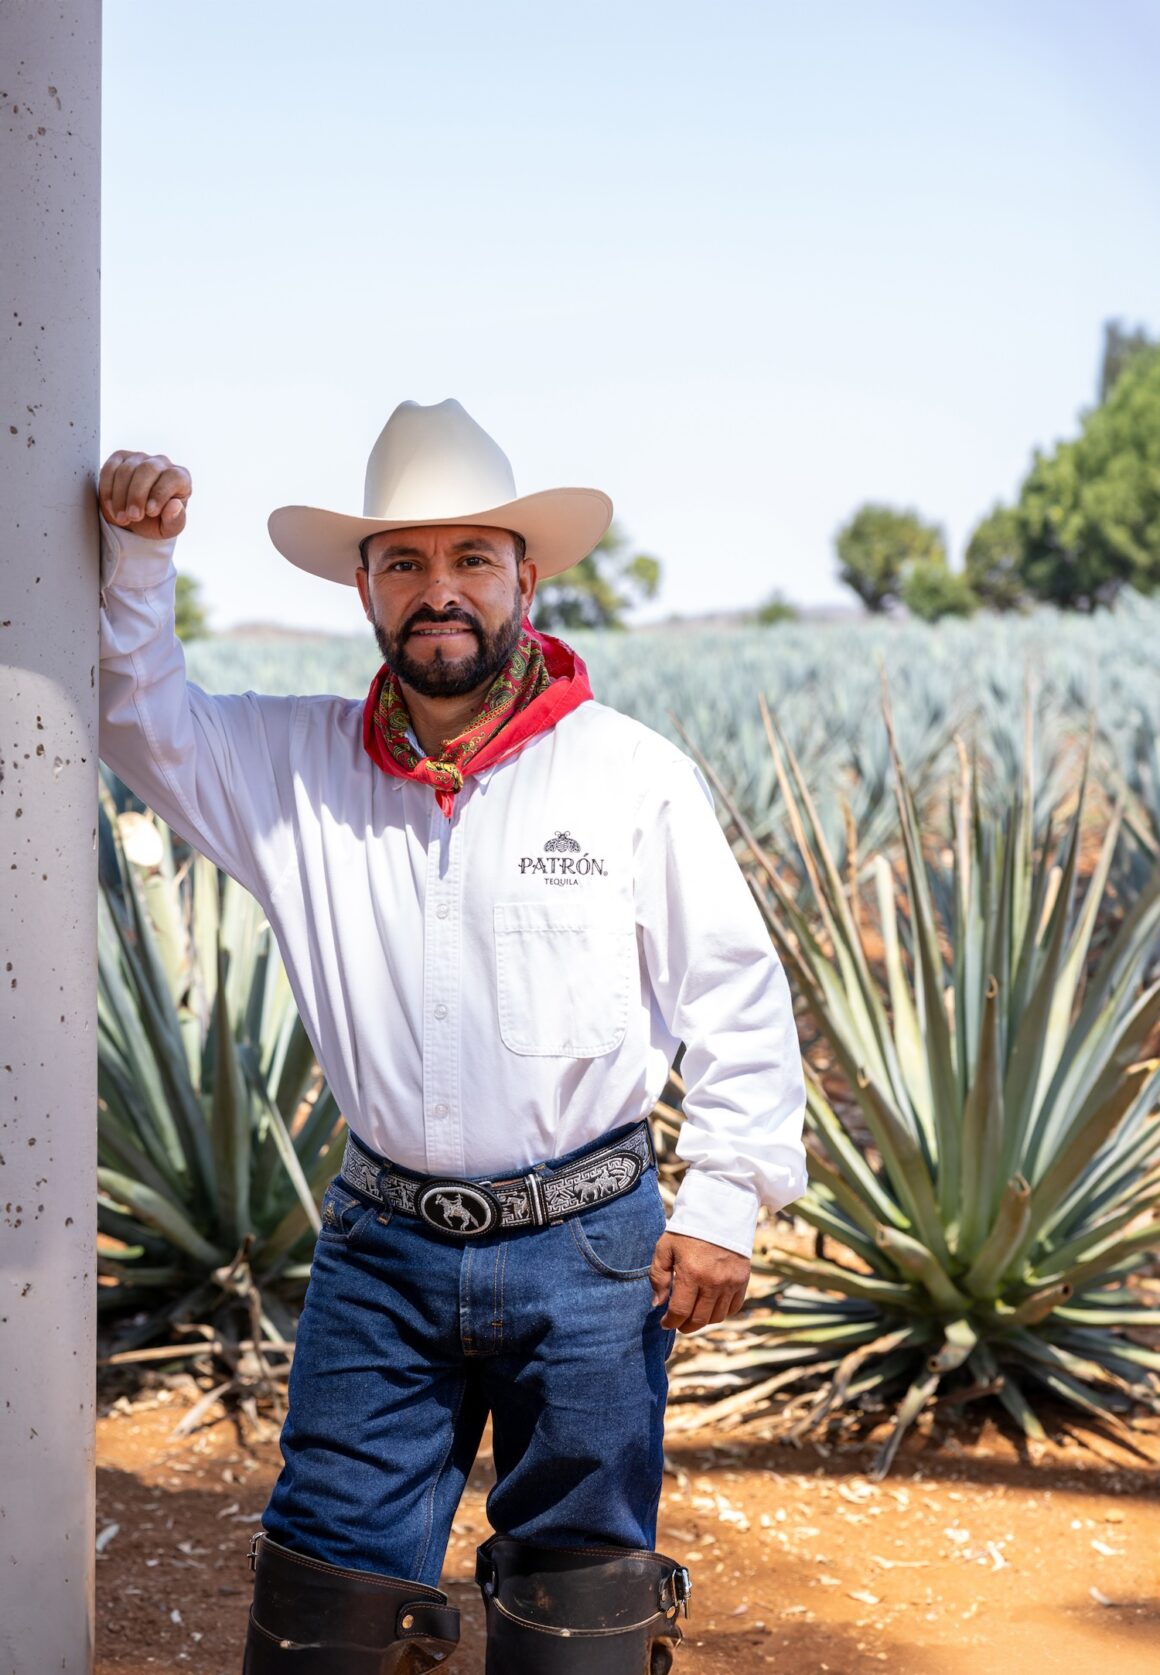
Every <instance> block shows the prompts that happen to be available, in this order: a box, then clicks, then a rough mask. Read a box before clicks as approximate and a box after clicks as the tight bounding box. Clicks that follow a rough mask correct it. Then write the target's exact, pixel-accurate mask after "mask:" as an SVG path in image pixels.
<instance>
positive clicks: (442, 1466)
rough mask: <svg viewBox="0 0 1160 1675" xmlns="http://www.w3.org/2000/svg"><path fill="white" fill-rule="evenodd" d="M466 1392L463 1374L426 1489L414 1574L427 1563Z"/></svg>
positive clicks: (420, 1571)
mask: <svg viewBox="0 0 1160 1675" xmlns="http://www.w3.org/2000/svg"><path fill="white" fill-rule="evenodd" d="M466 1394H467V1378H466V1376H465V1377H464V1378H463V1379H462V1380H461V1381H460V1385H459V1394H458V1396H457V1397H456V1400H455V1411H454V1413H453V1414H452V1415H451V1430H450V1434H449V1436H448V1439H447V1447H446V1449H445V1450H444V1453H443V1458H442V1460H440V1462H439V1470H438V1471H437V1472H436V1473H435V1476H434V1477H433V1478H432V1480H431V1488H430V1490H429V1491H428V1494H427V1507H426V1515H425V1520H424V1523H425V1529H424V1533H423V1548H422V1551H421V1552H420V1554H419V1556H418V1559H417V1561H416V1564H415V1574H416V1575H417V1576H418V1575H420V1574H421V1573H422V1570H423V1566H424V1565H425V1564H426V1563H427V1550H428V1548H429V1547H430V1546H431V1531H432V1529H433V1528H434V1524H435V1496H436V1494H437V1493H438V1489H439V1485H440V1483H442V1481H443V1478H444V1475H445V1474H446V1471H447V1462H448V1460H449V1459H450V1458H451V1455H452V1452H453V1451H454V1448H455V1433H456V1429H457V1427H458V1425H459V1415H460V1414H461V1413H462V1411H463V1399H464V1397H465V1396H466Z"/></svg>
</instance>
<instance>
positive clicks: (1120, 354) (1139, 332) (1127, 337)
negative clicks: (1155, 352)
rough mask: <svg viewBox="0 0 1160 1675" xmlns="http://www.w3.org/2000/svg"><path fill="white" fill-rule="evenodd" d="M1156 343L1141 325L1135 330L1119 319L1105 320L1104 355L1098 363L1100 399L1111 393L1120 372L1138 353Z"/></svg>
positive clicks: (1102, 399) (1103, 400)
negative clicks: (1130, 329) (1129, 328)
mask: <svg viewBox="0 0 1160 1675" xmlns="http://www.w3.org/2000/svg"><path fill="white" fill-rule="evenodd" d="M1155 347H1156V344H1155V342H1154V340H1153V339H1152V338H1150V337H1149V336H1148V333H1147V332H1146V331H1145V330H1144V327H1143V326H1137V327H1136V329H1135V331H1128V329H1127V328H1126V327H1125V326H1124V325H1123V324H1122V322H1121V321H1119V320H1107V321H1105V323H1104V357H1103V360H1102V361H1101V363H1100V401H1101V402H1105V401H1106V400H1107V399H1108V397H1109V396H1110V395H1111V393H1112V391H1113V389H1114V388H1115V386H1116V383H1117V381H1118V379H1119V377H1120V374H1121V373H1122V372H1125V371H1126V370H1127V369H1128V367H1129V366H1131V364H1132V362H1133V361H1134V360H1135V359H1136V357H1137V356H1138V355H1141V354H1143V353H1145V352H1146V351H1147V350H1149V349H1154V348H1155Z"/></svg>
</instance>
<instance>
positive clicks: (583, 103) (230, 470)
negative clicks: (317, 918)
mask: <svg viewBox="0 0 1160 1675" xmlns="http://www.w3.org/2000/svg"><path fill="white" fill-rule="evenodd" d="M1158 62H1160V7H1158V6H1157V5H1155V4H1154V3H1152V0H1106V3H1104V4H1102V5H1099V6H1096V5H1095V4H1091V3H1074V0H1051V3H1047V0H1004V3H1002V4H995V3H991V0H972V3H970V4H964V3H961V0H958V3H955V0H952V3H943V4H939V5H935V4H933V3H924V4H916V3H913V0H861V3H854V0H824V3H820V4H815V5H808V6H807V5H804V4H800V3H793V0H744V3H735V0H716V3H715V4H709V3H708V0H701V3H699V4H692V3H689V0H664V3H660V0H615V3H610V0H585V3H584V4H583V5H582V6H574V5H567V6H565V5H557V4H553V3H551V0H527V3H524V0H489V3H488V4H487V5H481V4H479V3H478V0H474V3H467V0H423V4H421V5H416V4H415V3H414V0H410V3H408V4H399V3H396V0H377V3H375V4H370V3H366V0H327V3H326V4H323V5H319V4H316V3H315V4H309V5H308V4H304V3H300V0H248V3H245V4H241V3H239V0H199V3H198V4H196V5H191V4H188V3H184V4H178V3H177V0H106V4H105V83H104V101H105V151H104V167H105V198H104V323H103V330H104V368H105V370H104V415H103V438H102V440H103V446H104V448H105V449H106V450H108V449H111V448H113V447H123V446H133V447H137V446H140V447H146V448H149V449H158V450H161V451H164V452H166V453H169V454H170V455H171V456H172V457H173V458H175V459H179V460H182V461H184V462H185V463H188V464H189V465H190V466H191V468H192V470H193V472H194V479H195V500H194V506H193V516H192V519H191V526H190V530H189V532H188V533H187V534H186V535H185V536H184V537H183V539H182V543H181V562H182V563H183V564H184V566H185V567H186V568H187V569H189V570H190V571H191V572H192V573H193V574H195V575H196V576H198V577H199V578H200V580H201V581H202V584H203V588H204V592H205V595H206V598H207V601H208V603H209V605H210V607H211V611H212V614H213V618H214V621H215V623H216V624H217V625H219V626H227V625H229V624H231V623H236V622H238V621H242V620H248V619H254V618H263V619H266V620H277V621H281V622H285V623H292V624H302V625H309V626H314V627H328V628H335V629H342V628H348V629H352V630H357V629H359V628H360V627H361V626H362V617H361V615H360V613H359V609H358V604H357V598H356V596H355V594H354V592H353V590H351V591H349V592H348V591H347V590H346V589H340V588H336V587H334V586H332V585H328V584H326V583H324V582H320V581H316V580H314V579H313V578H310V577H307V576H304V575H302V574H301V573H300V572H298V571H295V570H293V569H292V568H291V567H290V566H289V565H288V564H286V563H285V561H284V560H282V559H281V558H279V556H278V555H277V554H276V553H275V551H274V549H273V547H272V546H271V545H270V544H269V540H268V538H267V535H266V531H265V519H266V516H267V514H268V513H269V511H270V510H271V509H272V508H273V507H274V506H277V505H280V504H283V503H285V502H305V503H309V504H314V505H321V506H329V507H332V508H334V509H336V510H341V511H354V512H358V511H361V509H362V478H363V472H364V469H365V464H366V456H367V454H368V452H369V450H370V447H371V444H372V443H373V441H374V439H375V436H376V435H377V433H378V430H379V428H380V427H381V425H382V423H383V422H384V420H385V419H386V417H387V414H388V413H389V412H390V410H391V409H392V408H393V407H394V405H395V404H396V403H397V402H398V401H400V400H402V399H405V398H412V399H415V400H419V401H424V402H431V401H438V400H441V399H442V398H443V397H445V396H447V395H455V396H457V397H458V398H459V399H460V400H461V401H462V402H463V403H464V405H465V406H466V407H467V408H468V409H469V410H470V411H471V412H472V413H473V414H474V415H475V416H476V417H477V418H478V419H479V420H480V421H481V422H482V423H483V424H484V425H485V426H486V428H487V429H488V430H489V431H491V433H492V434H493V435H494V436H495V437H496V439H497V440H498V441H499V442H500V443H501V445H502V446H503V447H504V448H505V449H506V451H507V452H508V454H509V455H510V457H511V459H512V462H513V465H514V467H515V472H516V480H517V484H518V486H519V487H520V489H521V490H530V489H535V488H545V487H549V486H552V485H554V484H563V483H581V484H584V483H591V484H594V485H597V486H599V487H602V488H604V489H606V490H607V491H608V492H609V493H610V494H611V495H612V497H613V499H614V500H615V502H616V505H617V514H618V517H619V518H620V520H621V522H622V523H623V525H624V526H625V528H626V529H627V530H628V532H629V533H630V534H631V536H632V537H633V539H634V540H635V541H636V542H637V543H638V544H639V545H640V546H641V547H644V548H646V549H648V550H650V551H653V552H655V553H656V554H658V555H659V556H660V557H661V558H662V559H663V560H664V563H665V581H664V591H663V595H662V598H661V600H660V602H659V610H658V611H654V612H652V613H650V614H652V615H657V614H661V615H663V614H667V613H668V612H670V611H673V612H682V613H688V612H694V611H700V610H705V609H711V608H715V607H735V606H739V605H745V604H750V603H754V602H756V601H757V600H759V599H761V598H762V597H764V596H765V595H766V594H768V592H769V591H770V590H771V589H772V588H774V587H780V588H781V589H783V590H784V591H785V592H786V593H788V594H789V595H790V596H791V597H793V598H796V599H798V600H802V601H807V602H816V603H821V602H826V601H834V600H836V599H839V598H843V597H846V596H845V594H844V590H842V589H840V588H839V587H838V586H837V584H836V582H835V580H834V559H833V533H834V531H835V529H836V528H837V526H838V525H839V524H840V523H841V522H842V521H843V519H845V518H846V517H847V516H848V515H849V514H850V512H851V511H852V510H853V509H854V507H855V506H856V505H857V504H858V503H859V502H860V501H862V500H865V499H870V498H873V499H883V500H887V501H890V502H893V503H896V504H899V505H911V506H915V507H917V508H918V509H919V510H920V511H921V512H922V513H924V514H925V515H927V516H929V517H932V518H935V519H937V520H938V521H940V522H941V523H942V524H943V525H944V526H945V527H946V529H947V532H948V535H949V538H950V542H951V551H952V556H953V559H954V561H955V562H959V560H960V558H961V551H962V547H963V544H964V542H965V540H966V537H967V535H968V534H969V532H970V529H971V527H972V525H973V524H974V522H975V521H976V520H977V518H978V517H979V516H980V515H981V514H982V513H983V512H985V511H986V510H987V508H988V507H989V506H990V505H991V504H992V503H993V502H994V501H995V500H996V499H997V498H1000V497H1006V496H1009V495H1010V494H1011V493H1012V492H1013V490H1014V489H1015V487H1016V485H1017V483H1018V481H1019V479H1020V477H1021V475H1022V473H1023V471H1024V470H1025V468H1026V465H1027V463H1028V460H1029V457H1030V453H1031V449H1032V447H1033V446H1034V445H1036V444H1039V445H1050V444H1051V443H1052V442H1053V441H1054V440H1055V439H1056V438H1058V437H1060V436H1062V435H1066V434H1068V433H1070V432H1072V431H1074V428H1075V425H1076V420H1077V414H1078V411H1079V409H1080V408H1081V407H1082V406H1083V405H1085V404H1087V403H1089V402H1090V401H1091V400H1092V398H1093V395H1094V386H1095V379H1096V373H1097V366H1098V359H1099V349H1100V334H1101V328H1102V322H1103V321H1104V319H1105V318H1107V317H1109V316H1112V315H1119V316H1123V317H1125V318H1126V319H1127V320H1128V321H1129V322H1130V323H1134V322H1137V321H1141V322H1143V323H1145V324H1146V325H1148V326H1149V327H1150V328H1151V329H1152V330H1153V331H1160V296H1158V293H1157V276H1160V193H1158V191H1157V181H1158V180H1160V116H1158V115H1157V110H1158V101H1157V99H1156V93H1155V71H1156V65H1157V63H1158Z"/></svg>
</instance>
